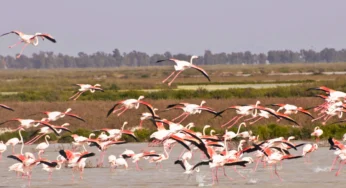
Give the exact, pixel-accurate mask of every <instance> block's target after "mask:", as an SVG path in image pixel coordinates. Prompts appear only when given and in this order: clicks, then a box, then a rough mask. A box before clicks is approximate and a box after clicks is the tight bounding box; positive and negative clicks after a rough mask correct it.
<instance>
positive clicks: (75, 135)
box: [70, 134, 78, 138]
mask: <svg viewBox="0 0 346 188" xmlns="http://www.w3.org/2000/svg"><path fill="white" fill-rule="evenodd" d="M70 136H71V137H72V138H76V137H78V135H77V134H71V135H70Z"/></svg>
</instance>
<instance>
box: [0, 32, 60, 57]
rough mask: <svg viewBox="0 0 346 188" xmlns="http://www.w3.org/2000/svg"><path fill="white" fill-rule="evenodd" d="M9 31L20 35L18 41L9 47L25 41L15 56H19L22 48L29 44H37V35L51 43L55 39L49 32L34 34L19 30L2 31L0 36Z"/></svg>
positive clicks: (54, 41)
mask: <svg viewBox="0 0 346 188" xmlns="http://www.w3.org/2000/svg"><path fill="white" fill-rule="evenodd" d="M11 33H14V34H16V35H18V36H19V37H20V41H18V42H17V43H16V44H14V45H12V46H9V48H13V47H15V46H17V45H18V44H20V43H22V42H24V43H25V45H24V46H23V48H22V51H21V52H20V54H19V55H17V56H16V57H17V58H20V56H21V55H22V53H23V51H24V49H25V48H26V47H27V46H28V45H29V44H32V45H34V46H37V45H38V37H41V39H42V40H44V39H45V38H46V39H48V40H49V41H51V42H53V43H56V40H55V39H54V38H53V37H52V36H51V35H50V34H43V33H35V34H34V35H27V34H24V33H22V32H20V31H10V32H8V33H4V34H2V35H0V37H2V36H4V35H8V34H11Z"/></svg>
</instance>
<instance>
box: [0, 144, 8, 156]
mask: <svg viewBox="0 0 346 188" xmlns="http://www.w3.org/2000/svg"><path fill="white" fill-rule="evenodd" d="M6 150H7V146H6V144H4V142H3V141H0V160H1V159H2V153H4V152H5V151H6Z"/></svg>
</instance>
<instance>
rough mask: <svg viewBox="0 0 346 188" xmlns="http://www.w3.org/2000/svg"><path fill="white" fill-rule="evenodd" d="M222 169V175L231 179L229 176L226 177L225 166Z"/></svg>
mask: <svg viewBox="0 0 346 188" xmlns="http://www.w3.org/2000/svg"><path fill="white" fill-rule="evenodd" d="M222 170H223V175H224V176H225V177H227V178H228V179H229V180H231V181H232V180H233V179H232V178H231V177H228V175H227V174H226V170H225V167H222Z"/></svg>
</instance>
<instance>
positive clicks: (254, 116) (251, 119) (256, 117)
mask: <svg viewBox="0 0 346 188" xmlns="http://www.w3.org/2000/svg"><path fill="white" fill-rule="evenodd" d="M257 117H258V116H254V117H251V118H248V119H244V121H250V120H253V119H256V118H257Z"/></svg>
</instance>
